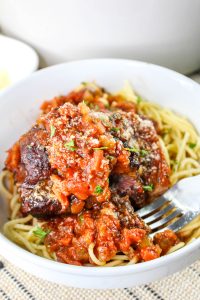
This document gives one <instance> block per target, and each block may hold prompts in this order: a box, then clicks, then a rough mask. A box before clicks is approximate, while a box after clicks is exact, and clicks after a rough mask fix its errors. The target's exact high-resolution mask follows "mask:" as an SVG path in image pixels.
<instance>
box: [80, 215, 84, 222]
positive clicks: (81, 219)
mask: <svg viewBox="0 0 200 300" xmlns="http://www.w3.org/2000/svg"><path fill="white" fill-rule="evenodd" d="M79 221H80V223H81V224H83V222H84V215H82V214H81V215H80V216H79Z"/></svg>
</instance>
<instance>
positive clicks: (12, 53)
mask: <svg viewBox="0 0 200 300" xmlns="http://www.w3.org/2000/svg"><path fill="white" fill-rule="evenodd" d="M38 64H39V58H38V55H37V53H36V52H35V51H34V50H33V49H32V48H31V47H30V46H28V45H26V44H24V43H22V42H20V41H17V40H15V39H11V38H8V37H5V36H4V35H1V34H0V72H5V74H6V76H7V77H8V85H9V84H12V83H15V82H17V81H18V80H20V79H23V78H25V77H26V76H28V75H30V74H31V73H32V72H34V71H35V70H37V68H38ZM0 92H1V91H0Z"/></svg>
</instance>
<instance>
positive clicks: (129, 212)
mask: <svg viewBox="0 0 200 300" xmlns="http://www.w3.org/2000/svg"><path fill="white" fill-rule="evenodd" d="M111 202H112V203H113V204H114V206H115V207H116V211H117V213H118V218H119V220H120V223H121V226H122V227H125V228H135V227H137V228H140V229H144V230H145V231H146V232H149V231H150V228H149V227H148V226H147V225H146V224H145V223H144V221H143V220H142V219H141V218H140V217H139V216H138V215H137V213H135V212H134V208H133V205H132V203H131V201H130V199H129V196H124V197H121V196H119V194H118V193H116V192H114V191H113V192H112V197H111Z"/></svg>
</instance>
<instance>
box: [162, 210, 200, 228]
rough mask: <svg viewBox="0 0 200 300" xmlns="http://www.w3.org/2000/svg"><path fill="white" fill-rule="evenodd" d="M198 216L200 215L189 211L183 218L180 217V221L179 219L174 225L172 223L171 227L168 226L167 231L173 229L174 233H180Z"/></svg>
mask: <svg viewBox="0 0 200 300" xmlns="http://www.w3.org/2000/svg"><path fill="white" fill-rule="evenodd" d="M197 215H198V213H194V212H191V211H188V212H186V213H185V214H184V215H183V216H182V217H180V219H178V220H177V221H175V222H174V223H172V224H170V225H169V226H167V227H166V229H171V230H173V231H178V230H179V229H181V228H182V227H183V226H184V225H186V224H188V223H189V222H191V221H192V220H193V219H194V218H195V217H196V216H197Z"/></svg>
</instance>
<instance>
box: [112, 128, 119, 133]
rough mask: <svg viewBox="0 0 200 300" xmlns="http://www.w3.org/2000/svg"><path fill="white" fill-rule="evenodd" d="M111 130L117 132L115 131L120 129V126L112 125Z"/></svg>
mask: <svg viewBox="0 0 200 300" xmlns="http://www.w3.org/2000/svg"><path fill="white" fill-rule="evenodd" d="M111 130H112V131H115V132H117V131H119V130H120V128H119V127H112V128H111Z"/></svg>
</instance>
